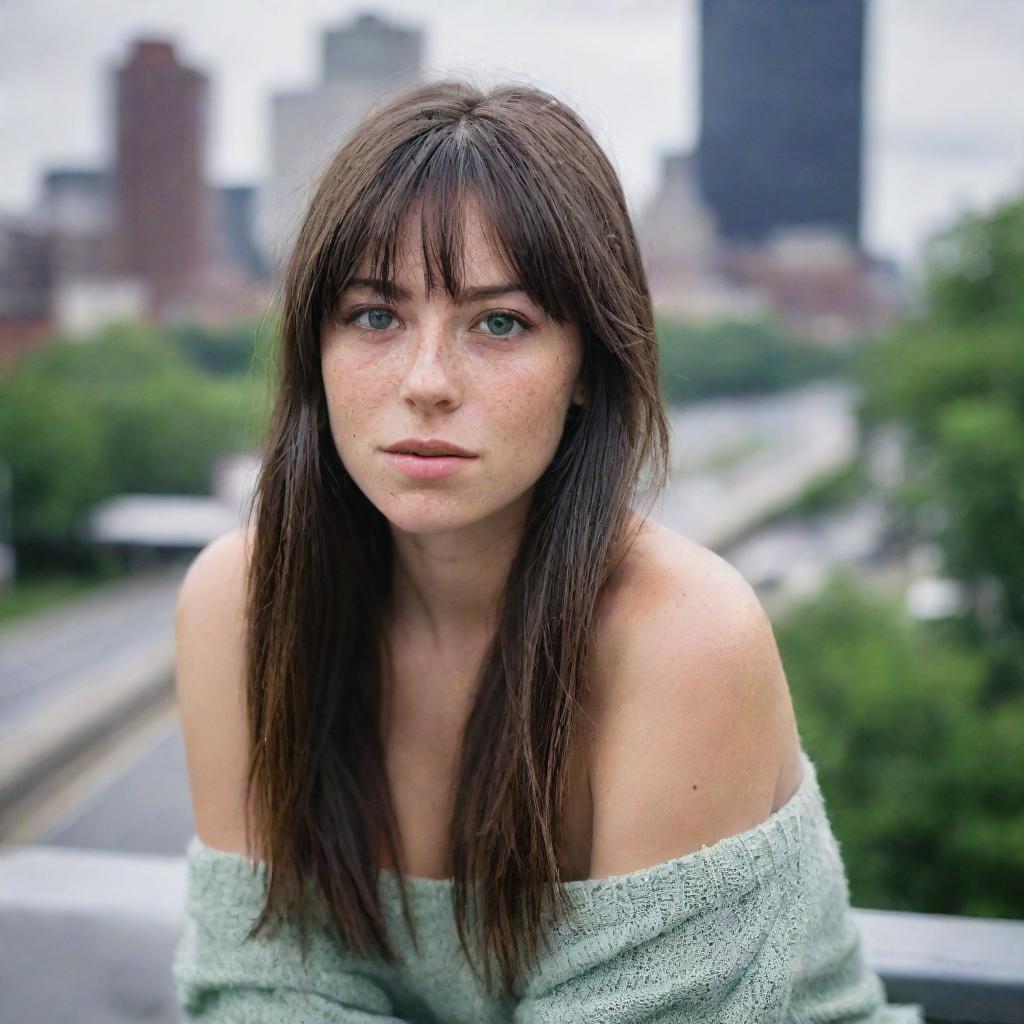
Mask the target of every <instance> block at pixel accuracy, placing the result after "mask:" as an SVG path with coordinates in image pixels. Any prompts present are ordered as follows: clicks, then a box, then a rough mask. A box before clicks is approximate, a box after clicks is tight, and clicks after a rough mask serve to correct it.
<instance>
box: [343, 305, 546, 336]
mask: <svg viewBox="0 0 1024 1024" xmlns="http://www.w3.org/2000/svg"><path fill="white" fill-rule="evenodd" d="M375 310H380V311H381V312H384V313H390V314H391V316H393V317H394V318H395V319H396V320H398V319H399V317H398V314H397V313H394V312H393V311H392V310H390V309H388V308H387V306H363V307H361V308H359V309H353V310H352V311H351V312H350V313H349V314H348V316H346V317H345V323H346V324H353V323H354V321H355V320H356V319H357V318H358V317H361V316H362V315H363V314H364V313H370V312H373V311H375ZM495 315H500V316H507V317H508V318H509V319H511V320H515V321H516V323H517V324H519V326H520V327H522V331H520V332H519V333H518V334H506V335H501V334H491V335H489V337H491V338H494V339H496V340H497V341H503V340H505V339H506V338H521V337H522V336H523V335H524V334H526V333H528V332H529V331H532V330H533V324H531V323H530V322H529V321H527V320H525V319H524V318H523V317H521V316H520V315H519V314H518V313H513V312H512V310H510V309H490V310H488V311H487V313H486V314H485V315H484V316H482V317H481V318H480V319H479V320H477V323H482V322H483V321H484V320H487V319H489V318H490V317H492V316H495ZM355 326H357V327H358V328H359V329H360V330H361V331H368V332H369V333H370V334H383V333H384V331H375V330H374V329H373V328H372V327H363V326H362V324H355Z"/></svg>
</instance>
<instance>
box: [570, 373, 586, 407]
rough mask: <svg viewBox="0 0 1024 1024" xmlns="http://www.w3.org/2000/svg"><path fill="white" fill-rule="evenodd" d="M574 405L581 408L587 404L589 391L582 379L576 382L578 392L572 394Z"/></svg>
mask: <svg viewBox="0 0 1024 1024" xmlns="http://www.w3.org/2000/svg"><path fill="white" fill-rule="evenodd" d="M572 404H573V405H581V406H582V405H586V404H587V389H586V387H585V386H584V384H583V379H582V378H580V379H579V380H577V381H576V390H575V391H573V393H572Z"/></svg>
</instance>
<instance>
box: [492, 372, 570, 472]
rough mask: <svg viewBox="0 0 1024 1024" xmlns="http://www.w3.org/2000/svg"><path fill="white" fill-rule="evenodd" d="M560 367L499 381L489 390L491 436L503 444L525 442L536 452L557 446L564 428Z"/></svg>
mask: <svg viewBox="0 0 1024 1024" xmlns="http://www.w3.org/2000/svg"><path fill="white" fill-rule="evenodd" d="M561 376H562V372H561V367H559V366H554V367H551V368H549V370H548V372H546V373H536V374H526V375H523V376H521V377H518V378H514V379H511V380H505V381H502V382H501V383H500V384H497V383H496V384H495V386H494V387H493V388H492V389H491V391H490V396H491V397H490V398H489V399H488V405H489V406H490V408H491V409H492V410H493V418H494V427H495V436H496V437H497V438H499V439H502V440H506V441H507V443H509V444H510V445H511V444H517V445H518V444H520V443H527V444H529V445H531V446H532V447H533V449H534V450H536V451H537V452H538V454H540V450H541V449H542V448H545V447H551V446H552V445H553V444H557V441H558V439H559V438H560V437H561V434H562V429H563V427H564V415H563V412H562V407H563V405H564V404H565V401H566V399H565V396H564V392H565V387H566V386H565V385H564V383H563V382H562V381H561Z"/></svg>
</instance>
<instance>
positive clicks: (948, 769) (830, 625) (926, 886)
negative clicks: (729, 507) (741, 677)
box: [774, 571, 1024, 917]
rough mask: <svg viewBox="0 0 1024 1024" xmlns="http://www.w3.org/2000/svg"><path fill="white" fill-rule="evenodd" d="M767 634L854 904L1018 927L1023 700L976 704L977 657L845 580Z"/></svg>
mask: <svg viewBox="0 0 1024 1024" xmlns="http://www.w3.org/2000/svg"><path fill="white" fill-rule="evenodd" d="M774 625H775V633H776V637H777V639H778V643H779V650H780V653H781V655H782V659H783V663H784V665H785V667H786V674H787V678H788V680H789V685H790V691H791V693H792V696H793V703H794V709H795V711H796V715H797V721H798V723H799V728H800V735H801V741H802V744H803V746H804V748H805V749H806V750H807V752H808V754H809V755H810V756H811V758H812V760H814V762H815V764H816V765H817V768H818V776H819V781H820V783H821V788H822V792H823V793H824V795H825V800H826V804H827V806H828V810H829V813H830V818H831V821H832V824H833V828H834V830H835V833H836V837H837V839H838V840H839V843H840V847H841V849H842V852H843V860H844V864H845V865H846V869H847V873H848V877H849V880H850V891H851V898H852V901H853V902H854V904H855V905H857V906H863V907H875V908H880V909H893V910H900V909H902V910H916V911H922V912H933V913H950V914H969V915H982V916H994V917H1001V916H1006V917H1017V916H1019V915H1020V908H1021V907H1022V906H1024V801H1022V799H1021V779H1024V699H1021V698H1017V699H1014V700H1012V701H1007V702H1005V703H1002V704H1000V705H998V706H991V705H989V704H988V703H987V702H986V700H985V693H984V683H985V678H986V674H987V662H986V657H985V654H984V652H983V651H982V650H980V649H978V648H972V647H968V646H965V645H964V644H963V643H961V642H959V641H958V640H957V639H956V637H955V636H954V635H952V634H951V633H950V632H949V630H948V629H946V627H944V626H942V625H941V624H938V623H924V624H922V623H918V622H915V621H913V620H912V619H910V618H909V617H908V615H907V614H906V612H905V610H904V609H903V607H902V605H901V604H900V602H899V601H898V600H896V599H894V598H891V597H885V596H883V595H882V594H879V593H875V592H874V591H873V590H868V589H866V588H865V587H864V586H863V585H861V584H859V583H858V582H857V581H856V579H855V578H854V577H853V575H852V574H851V573H850V572H849V571H845V572H844V571H840V572H837V573H835V574H833V576H832V577H831V578H830V581H829V583H828V585H827V586H826V587H825V588H824V590H823V591H822V592H821V593H819V594H817V595H815V596H814V597H813V598H811V599H808V600H806V601H804V602H801V603H800V604H799V605H795V606H792V607H791V608H790V609H789V610H788V611H787V612H786V614H785V615H783V616H781V617H780V618H779V619H778V620H777V621H776V622H775V623H774Z"/></svg>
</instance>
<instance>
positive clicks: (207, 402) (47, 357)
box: [0, 323, 267, 548]
mask: <svg viewBox="0 0 1024 1024" xmlns="http://www.w3.org/2000/svg"><path fill="white" fill-rule="evenodd" d="M265 390H266V389H265V385H264V382H263V381H262V380H260V379H259V378H258V377H247V378H243V377H218V378H211V377H209V376H206V375H204V374H202V373H200V372H199V371H197V370H196V369H195V368H194V367H193V366H191V365H189V363H188V362H187V361H186V360H185V359H184V358H183V356H182V354H181V353H180V351H178V350H177V349H176V348H175V346H174V345H172V344H169V343H168V341H167V337H166V335H165V334H163V333H162V332H160V331H157V330H154V329H152V328H148V327H145V326H142V325H137V324H127V323H122V324H118V325H114V326H112V327H110V328H108V329H107V330H105V331H103V332H102V333H100V334H99V335H97V336H96V337H93V338H89V339H77V340H72V339H67V338H64V339H56V340H55V341H54V342H53V343H52V344H50V345H48V346H46V347H45V348H41V349H38V350H35V351H33V352H31V353H29V354H27V355H26V356H24V357H23V358H22V359H21V360H20V361H19V362H18V363H17V364H16V367H15V369H14V371H13V372H11V373H9V374H8V375H6V376H5V377H3V378H0V459H3V460H4V461H5V462H6V463H8V465H9V467H10V473H11V492H12V493H11V502H12V509H11V534H12V538H13V540H14V543H15V547H16V548H17V547H18V545H19V544H22V543H32V542H38V541H41V540H51V541H58V540H60V539H62V538H65V539H66V538H67V537H68V536H69V535H70V534H71V533H72V532H73V530H74V527H75V525H76V523H77V522H79V520H80V518H81V516H82V515H83V513H85V512H86V511H87V510H88V509H89V507H90V506H92V505H94V504H95V503H96V502H98V501H100V500H102V499H103V498H106V497H109V496H111V495H114V494H119V493H127V492H134V493H177V494H207V493H209V488H210V469H211V463H212V461H213V460H214V459H215V458H216V457H218V456H220V455H223V454H228V453H231V452H238V451H245V450H248V449H250V448H251V447H253V446H254V445H256V444H257V443H258V441H259V439H260V437H261V436H262V432H263V430H264V429H265V421H266V415H267V402H266V395H265Z"/></svg>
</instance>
